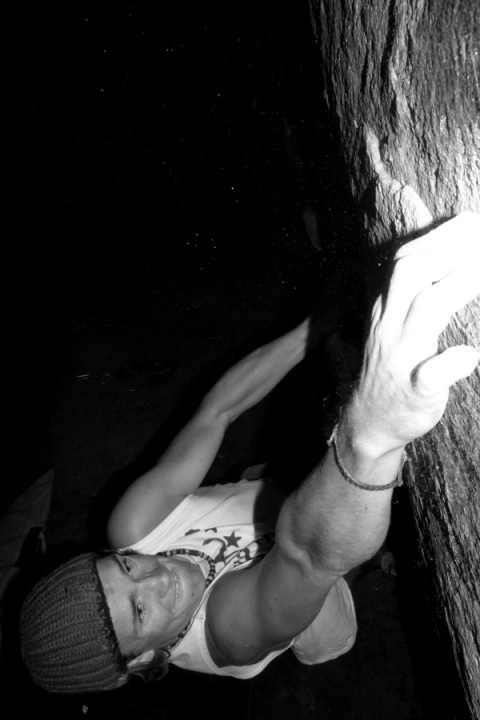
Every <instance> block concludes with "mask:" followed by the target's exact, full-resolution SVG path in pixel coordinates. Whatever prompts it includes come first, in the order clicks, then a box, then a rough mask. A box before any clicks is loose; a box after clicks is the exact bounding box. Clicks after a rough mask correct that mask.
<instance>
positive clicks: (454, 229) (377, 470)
mask: <svg viewBox="0 0 480 720" xmlns="http://www.w3.org/2000/svg"><path fill="white" fill-rule="evenodd" d="M479 266H480V217H479V216H476V215H471V214H470V215H463V216H460V217H458V218H455V219H454V220H452V221H449V222H448V223H445V224H444V225H442V226H441V227H440V228H437V229H436V230H434V231H433V232H431V233H429V234H428V235H426V236H424V237H422V238H419V239H418V240H415V241H413V242H411V243H409V244H407V245H405V246H404V247H403V248H401V250H400V251H399V252H398V253H397V259H396V264H395V269H394V272H393V276H392V279H391V282H390V286H389V292H388V296H387V299H386V302H384V300H383V298H380V299H379V300H378V301H377V303H376V305H375V308H374V311H373V316H372V325H371V331H370V334H369V338H368V342H367V345H366V349H365V355H364V363H363V370H362V374H361V377H360V380H359V383H358V386H357V388H356V390H355V392H354V394H353V397H352V399H351V401H350V403H349V404H348V407H347V408H346V409H345V412H344V413H343V415H342V419H341V422H340V425H339V429H338V434H337V447H338V453H339V456H340V458H341V461H342V463H343V465H344V468H346V470H347V471H348V473H349V474H350V475H351V476H353V477H354V478H355V479H356V480H357V481H359V482H361V483H365V484H368V485H372V486H378V487H381V486H382V485H388V484H389V483H391V482H392V481H393V480H394V479H395V477H396V474H397V472H398V469H399V465H400V462H401V457H402V453H403V449H404V447H405V445H406V444H407V443H408V442H410V441H412V440H413V439H415V438H416V437H419V436H421V435H423V434H425V433H426V432H428V431H429V430H430V429H431V428H432V427H434V425H435V424H436V423H437V422H438V421H439V419H440V418H441V416H442V414H443V412H444V409H445V405H446V402H447V399H448V388H449V386H450V385H451V384H452V383H453V382H455V381H456V380H458V379H460V378H461V377H465V376H467V375H469V374H470V373H471V372H472V371H473V370H474V368H475V367H476V365H477V363H478V353H477V351H476V350H474V349H473V348H470V347H465V346H460V347H453V348H450V349H448V350H446V351H445V352H443V353H441V354H438V349H437V342H438V335H439V333H440V332H441V330H442V329H443V328H444V327H445V326H446V325H447V323H448V321H449V319H450V317H451V315H452V314H453V313H454V312H456V311H457V310H458V309H459V308H460V307H462V306H463V305H464V304H465V303H467V302H469V301H470V300H471V299H473V298H474V297H475V296H476V295H477V294H479V293H480V274H479V273H478V267H479ZM391 494H392V490H385V489H383V490H379V491H375V490H373V491H372V490H365V489H362V488H359V487H357V486H355V485H351V484H350V483H348V482H347V481H346V480H345V479H344V477H343V476H342V473H341V472H340V470H339V468H338V466H337V463H336V460H335V456H334V453H333V448H330V449H329V450H328V452H327V454H326V455H325V457H324V458H323V459H322V461H321V462H320V463H319V465H318V467H317V468H316V469H315V470H314V472H313V473H312V474H311V475H310V476H309V477H308V478H307V479H306V480H305V481H304V483H303V484H302V485H301V487H300V488H299V489H298V490H297V491H296V492H295V493H293V494H292V495H291V496H290V498H289V499H288V500H287V501H286V503H285V505H284V507H283V508H282V512H281V514H280V518H279V522H278V525H277V532H276V545H275V547H274V549H273V550H272V552H271V553H269V555H268V556H267V557H266V558H265V559H264V560H263V561H262V562H261V563H259V564H258V565H256V566H254V567H252V568H248V569H246V570H244V571H241V572H237V573H230V574H229V575H227V576H226V577H225V578H223V579H222V580H220V581H219V582H218V583H217V585H216V586H215V588H214V590H213V591H212V595H211V597H210V599H209V603H208V606H207V633H208V634H207V636H208V638H209V648H210V650H211V652H212V655H213V658H214V660H215V661H216V662H217V663H218V664H220V665H229V664H232V665H242V664H250V663H253V662H256V661H258V660H259V659H261V657H262V656H264V655H265V654H267V652H269V651H271V650H272V649H274V648H275V647H278V646H279V645H281V644H282V643H285V642H287V641H289V640H291V639H292V638H293V637H295V636H296V635H297V634H299V633H300V632H301V631H302V630H304V629H305V628H306V627H308V625H309V624H310V623H311V622H312V621H313V620H314V618H315V617H316V615H317V614H318V612H319V611H320V610H321V607H322V605H323V602H324V600H325V598H326V596H327V595H328V592H329V591H330V589H331V587H332V585H333V584H334V583H335V582H336V581H337V580H338V578H339V577H341V576H343V575H345V574H346V573H347V572H348V571H349V570H351V569H352V568H354V567H355V566H357V565H359V564H361V563H362V562H364V561H365V560H367V559H368V558H369V557H371V556H372V555H373V554H374V552H375V551H376V550H377V549H378V547H379V546H380V544H381V543H382V541H383V539H384V537H385V534H386V531H387V528H388V524H389V517H390V502H391Z"/></svg>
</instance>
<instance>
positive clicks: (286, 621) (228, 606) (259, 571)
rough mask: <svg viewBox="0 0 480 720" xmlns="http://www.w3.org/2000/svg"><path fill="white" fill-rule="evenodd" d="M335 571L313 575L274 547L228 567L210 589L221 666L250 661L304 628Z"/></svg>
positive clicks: (213, 638) (209, 609)
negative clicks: (246, 563)
mask: <svg viewBox="0 0 480 720" xmlns="http://www.w3.org/2000/svg"><path fill="white" fill-rule="evenodd" d="M337 580H338V577H337V576H333V575H331V574H327V573H319V572H318V571H317V572H316V573H315V574H311V573H309V572H308V571H306V567H305V566H302V565H301V564H299V563H297V562H296V561H295V559H294V558H290V557H287V556H286V555H284V554H283V553H282V552H281V551H280V550H279V549H278V546H274V548H273V549H272V551H271V552H270V553H269V554H268V555H267V556H266V557H265V558H264V559H263V560H262V561H261V562H260V563H258V564H257V565H254V566H253V567H250V568H246V569H244V570H239V571H236V572H231V573H229V574H228V575H226V576H225V577H224V578H222V579H221V580H220V581H219V582H218V583H217V585H216V586H215V588H214V589H213V591H212V594H211V596H210V598H209V600H208V605H207V626H208V631H209V632H208V636H209V637H210V640H211V642H212V643H213V650H214V651H215V652H214V654H216V655H217V657H222V658H224V659H225V662H222V665H228V664H230V665H249V664H252V663H254V662H258V661H259V660H260V659H262V657H264V656H265V655H266V653H267V652H270V651H272V650H274V649H276V648H279V647H281V646H282V644H284V643H288V642H290V641H291V640H292V639H293V638H294V637H296V636H297V635H299V634H300V633H301V632H303V630H305V629H306V628H307V627H308V626H309V625H310V624H311V623H312V622H313V621H314V620H315V618H316V616H317V615H318V613H319V612H320V610H321V609H322V606H323V603H324V602H325V599H326V597H327V595H328V593H329V592H330V590H331V588H332V586H333V585H334V584H335V582H336V581H337Z"/></svg>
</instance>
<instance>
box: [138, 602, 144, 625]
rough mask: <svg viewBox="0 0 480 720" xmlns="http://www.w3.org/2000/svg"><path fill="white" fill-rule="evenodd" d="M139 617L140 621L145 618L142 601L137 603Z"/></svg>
mask: <svg viewBox="0 0 480 720" xmlns="http://www.w3.org/2000/svg"><path fill="white" fill-rule="evenodd" d="M137 617H138V619H139V621H140V622H143V620H144V619H145V609H144V607H143V605H142V604H141V603H137Z"/></svg>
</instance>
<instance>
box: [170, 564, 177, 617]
mask: <svg viewBox="0 0 480 720" xmlns="http://www.w3.org/2000/svg"><path fill="white" fill-rule="evenodd" d="M168 571H169V573H170V575H171V576H172V577H173V581H174V583H175V595H174V598H173V607H172V610H171V611H170V612H172V613H174V612H175V610H176V609H177V604H178V595H179V590H180V587H179V583H178V578H177V576H176V574H175V572H174V571H173V570H170V568H169V570H168Z"/></svg>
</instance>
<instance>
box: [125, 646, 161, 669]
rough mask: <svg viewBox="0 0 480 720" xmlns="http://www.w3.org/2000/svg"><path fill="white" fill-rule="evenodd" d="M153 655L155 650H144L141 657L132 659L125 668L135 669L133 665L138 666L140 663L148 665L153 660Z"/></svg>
mask: <svg viewBox="0 0 480 720" xmlns="http://www.w3.org/2000/svg"><path fill="white" fill-rule="evenodd" d="M154 655H155V650H146V651H145V652H143V653H142V654H141V655H138V657H136V658H133V660H130V662H129V663H127V667H129V668H131V667H135V665H140V664H141V663H149V662H151V661H152V660H153V656H154Z"/></svg>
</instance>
